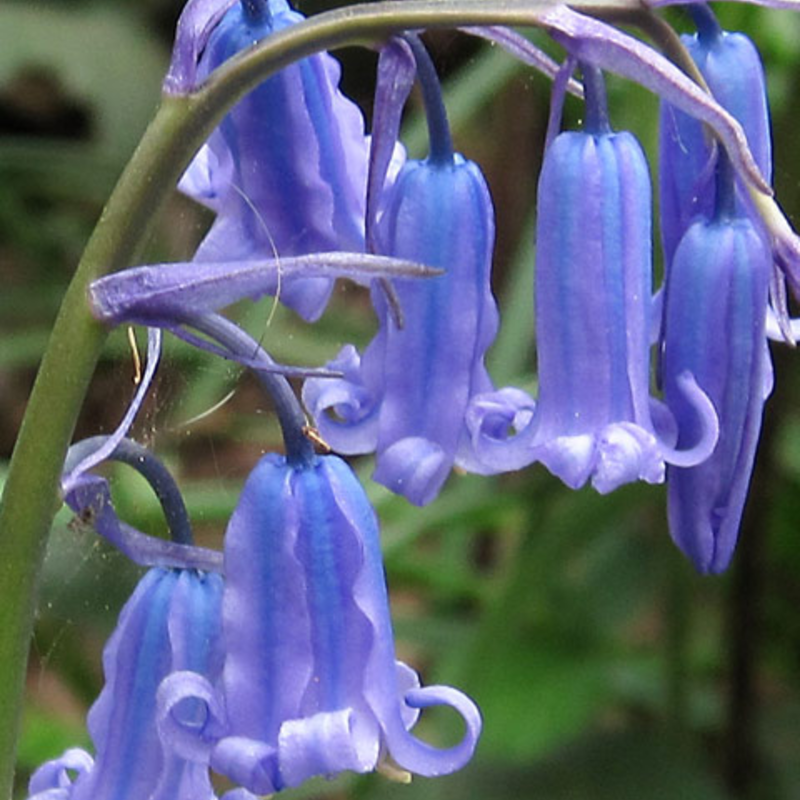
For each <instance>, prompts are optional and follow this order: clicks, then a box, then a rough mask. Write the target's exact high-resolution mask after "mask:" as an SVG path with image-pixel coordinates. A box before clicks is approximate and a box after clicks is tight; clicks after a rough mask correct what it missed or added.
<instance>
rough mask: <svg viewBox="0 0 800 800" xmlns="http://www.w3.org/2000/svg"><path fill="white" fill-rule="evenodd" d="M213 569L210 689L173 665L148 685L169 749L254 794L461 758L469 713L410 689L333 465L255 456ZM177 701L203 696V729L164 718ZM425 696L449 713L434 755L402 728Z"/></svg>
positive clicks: (411, 681) (474, 715) (476, 728)
mask: <svg viewBox="0 0 800 800" xmlns="http://www.w3.org/2000/svg"><path fill="white" fill-rule="evenodd" d="M225 573H226V583H225V592H224V599H223V635H224V639H225V643H226V655H225V664H224V668H223V674H222V680H221V683H220V685H219V686H218V687H217V686H215V685H214V684H213V681H211V680H209V679H206V678H202V677H201V676H199V675H197V674H195V673H192V672H183V673H177V674H175V675H173V676H171V677H170V678H168V679H167V680H166V681H165V682H164V684H163V685H162V688H161V691H160V697H161V701H160V712H159V716H160V719H161V729H162V732H163V733H164V735H165V737H166V738H167V739H168V740H169V741H171V742H172V743H173V746H174V747H175V748H176V749H177V751H178V752H180V753H181V754H183V755H184V756H185V757H187V758H194V759H196V760H197V761H198V762H200V763H210V765H211V768H212V769H213V770H215V771H216V772H218V773H220V774H222V775H226V776H227V777H228V778H230V779H231V780H232V781H234V782H235V783H238V784H241V785H243V786H244V787H245V788H246V789H248V790H249V791H252V792H255V793H256V794H271V793H273V792H276V791H280V790H281V789H284V788H287V787H292V786H297V785H298V784H300V783H302V782H303V781H304V780H306V779H307V778H310V777H312V776H315V775H335V774H336V773H339V772H341V771H343V770H352V771H355V772H366V771H368V770H372V769H374V768H376V766H378V765H379V764H380V762H382V761H383V760H384V759H386V758H391V759H392V760H393V761H394V762H395V763H396V764H397V765H398V766H399V767H400V768H401V769H404V770H409V771H411V772H416V773H418V774H421V775H428V776H430V775H441V774H445V773H449V772H452V771H454V770H456V769H459V768H460V767H462V766H463V765H464V764H465V763H466V762H467V761H468V760H469V758H470V757H471V755H472V752H473V750H474V747H475V744H476V740H477V737H478V734H479V732H480V726H481V721H480V715H479V713H478V710H477V708H476V707H475V706H474V704H473V703H472V702H471V701H470V700H469V699H468V698H466V697H465V696H464V695H462V694H461V693H460V692H457V691H456V690H454V689H450V688H447V687H433V686H432V687H428V688H424V689H423V688H419V681H418V678H417V676H416V674H415V673H414V672H413V671H412V670H411V669H409V668H408V667H407V666H405V665H404V664H402V663H400V662H398V661H396V659H395V653H394V644H393V639H392V628H391V622H390V618H389V607H388V599H387V594H386V584H385V579H384V574H383V565H382V560H381V551H380V543H379V539H378V526H377V521H376V518H375V513H374V511H373V510H372V508H371V506H370V504H369V502H368V500H367V498H366V495H365V494H364V491H363V489H362V488H361V486H360V484H359V483H358V480H357V479H356V477H355V476H354V475H353V473H352V471H351V470H350V468H349V467H348V466H347V465H346V464H345V462H343V461H341V460H340V459H338V458H337V457H335V456H322V457H313V458H312V459H311V460H310V461H301V462H298V463H287V460H286V459H285V458H284V457H282V456H278V455H274V454H272V455H267V456H265V457H264V458H263V459H262V460H261V461H260V462H259V464H258V465H257V466H256V468H255V470H254V471H253V473H252V474H251V476H250V478H249V479H248V480H247V483H246V484H245V487H244V490H243V492H242V495H241V498H240V500H239V503H238V505H237V507H236V510H235V511H234V513H233V516H232V517H231V520H230V523H229V525H228V529H227V532H226V535H225ZM187 700H194V701H203V702H204V703H205V705H206V707H207V709H208V715H207V721H208V724H207V726H206V727H205V728H202V727H197V726H192V725H185V724H184V723H183V722H182V721H181V720H180V719H176V717H175V714H174V710H175V708H177V707H180V705H181V704H183V703H185V702H187ZM430 705H450V706H452V707H454V708H455V709H456V710H457V711H458V712H459V713H460V714H461V715H462V717H463V718H464V721H465V723H466V728H467V730H466V734H465V736H464V738H463V740H462V741H461V743H459V744H458V745H456V746H454V747H452V748H450V749H447V750H437V749H435V748H433V747H431V746H430V745H427V744H424V743H423V742H420V741H419V740H417V739H415V738H414V737H413V736H412V735H411V734H410V733H409V729H410V728H411V726H412V725H413V724H414V722H415V720H416V717H417V714H418V710H419V709H421V708H425V707H427V706H430Z"/></svg>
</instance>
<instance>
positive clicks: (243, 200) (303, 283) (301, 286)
mask: <svg viewBox="0 0 800 800" xmlns="http://www.w3.org/2000/svg"><path fill="white" fill-rule="evenodd" d="M215 10H216V9H212V8H210V9H208V12H207V13H209V14H210V13H211V12H212V11H215ZM301 19H303V17H302V15H301V14H299V13H297V12H296V11H293V10H292V9H291V8H290V6H289V4H288V3H287V2H286V0H242V2H237V3H235V4H234V5H233V6H232V7H231V8H230V10H229V11H228V12H227V13H226V14H225V15H224V16H223V17H222V19H221V21H220V22H219V23H218V24H217V25H216V27H215V28H214V29H213V31H212V32H211V34H210V35H209V36H208V41H207V43H206V44H205V48H204V50H203V53H202V56H201V58H200V62H199V65H198V77H199V78H200V79H202V78H204V77H206V76H207V75H208V74H209V73H211V72H212V71H213V70H214V68H215V67H217V66H219V65H220V64H222V63H223V62H225V61H227V60H228V59H229V58H231V57H232V56H234V55H236V54H237V53H238V52H240V51H241V50H243V49H245V48H246V47H249V46H251V45H252V44H254V43H255V42H257V41H259V40H261V39H263V38H264V37H266V36H269V35H270V34H272V33H273V32H276V31H279V30H282V29H283V28H285V27H287V26H289V25H292V24H294V23H296V22H297V21H298V20H301ZM196 26H197V27H201V26H200V25H199V23H196ZM340 72H341V69H340V66H339V64H338V62H337V61H336V60H335V59H334V58H333V57H332V56H330V55H328V54H327V53H323V54H318V55H314V56H310V57H309V58H306V59H303V60H302V61H299V62H297V63H296V64H292V65H291V66H288V67H286V68H284V69H282V70H281V71H280V72H279V73H277V74H276V75H274V76H272V77H271V78H269V79H268V80H266V81H264V83H262V84H261V85H260V86H259V87H257V88H256V89H254V90H253V91H252V92H250V93H249V94H248V95H247V96H246V97H244V98H243V99H242V100H241V101H240V102H239V103H238V104H237V105H236V106H235V107H234V108H233V110H232V111H231V112H230V113H229V114H228V115H227V116H226V117H225V119H224V120H223V121H222V123H221V124H220V126H219V128H218V129H217V130H216V131H215V132H214V134H212V136H211V138H210V139H209V141H208V143H207V144H206V145H205V146H204V147H203V149H202V150H201V151H200V153H199V154H198V155H197V157H196V158H195V160H194V161H193V162H192V164H191V165H190V166H189V169H188V170H187V172H186V173H185V175H184V177H183V179H182V180H181V184H180V188H181V189H182V190H183V191H184V192H186V193H187V194H189V195H190V196H192V197H194V198H195V199H196V200H198V201H199V202H200V203H203V204H205V205H207V206H208V207H209V208H211V209H212V210H213V211H214V212H215V213H216V214H217V217H216V220H215V221H214V224H213V225H212V227H211V230H210V231H209V232H208V234H207V235H206V238H205V239H204V240H203V242H202V243H201V245H200V248H199V250H198V251H197V254H196V256H195V260H197V261H228V262H230V261H237V260H243V261H244V260H254V259H259V258H260V259H262V260H263V259H265V258H273V257H276V256H277V257H281V256H284V257H285V256H296V255H303V254H307V253H314V252H329V251H336V250H351V251H363V249H364V215H365V196H366V176H367V151H368V144H367V139H366V137H365V135H364V122H363V118H362V115H361V112H360V110H359V109H358V107H357V106H356V105H355V104H354V103H352V102H351V101H350V100H348V99H347V98H346V97H345V96H344V95H343V94H342V93H341V92H340V91H339V88H338V86H339V77H340ZM332 286H333V280H332V279H328V278H320V277H317V278H308V279H305V278H291V279H289V278H287V279H286V280H284V281H281V279H280V275H279V276H278V278H277V279H276V280H275V281H274V285H273V286H272V287H270V288H271V293H273V294H276V295H277V296H279V298H280V299H281V300H282V301H283V302H284V303H286V304H287V305H288V306H290V307H292V308H294V309H295V310H296V311H297V312H298V313H299V314H301V315H302V316H303V317H305V318H306V319H309V320H313V319H316V318H317V317H318V316H319V315H320V314H321V313H322V311H323V309H324V307H325V304H326V302H327V299H328V297H329V295H330V292H331V288H332Z"/></svg>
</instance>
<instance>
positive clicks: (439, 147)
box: [303, 46, 498, 505]
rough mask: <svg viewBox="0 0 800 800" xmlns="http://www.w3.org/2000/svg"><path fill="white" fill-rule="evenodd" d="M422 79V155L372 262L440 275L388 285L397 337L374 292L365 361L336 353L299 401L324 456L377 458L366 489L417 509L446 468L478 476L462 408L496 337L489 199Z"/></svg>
mask: <svg viewBox="0 0 800 800" xmlns="http://www.w3.org/2000/svg"><path fill="white" fill-rule="evenodd" d="M420 47H421V46H420ZM418 52H419V51H418ZM386 57H387V56H386V55H384V56H382V58H386ZM421 58H425V55H422V56H421ZM423 63H425V64H426V66H429V65H427V63H426V62H423ZM422 74H425V73H422ZM428 77H429V80H427V81H423V87H424V88H425V91H426V95H427V96H428V113H429V117H433V118H434V121H433V122H432V123H431V131H432V137H431V138H432V152H431V156H430V157H429V158H428V159H426V160H425V161H408V162H407V163H405V164H404V165H403V167H402V168H401V170H400V173H399V175H398V176H397V179H396V181H395V183H394V186H393V188H392V190H391V192H389V193H388V197H386V198H385V208H384V210H383V214H382V216H381V218H380V221H379V223H378V225H377V229H376V236H375V239H376V242H378V243H379V244H378V246H379V248H380V252H381V253H382V254H385V255H391V256H394V257H397V258H404V259H408V260H410V261H418V262H420V263H423V264H428V265H429V266H432V267H436V268H439V269H441V270H442V274H441V275H439V276H437V277H434V278H428V279H426V280H425V281H417V282H415V283H413V285H412V282H409V281H403V282H398V283H397V285H396V286H395V291H396V296H397V299H398V300H399V306H400V308H401V309H402V313H403V317H404V319H403V325H402V327H400V326H399V325H398V323H397V320H396V318H395V317H394V316H393V315H392V314H391V313H390V309H389V307H388V303H387V301H386V296H385V294H384V292H383V290H382V288H381V287H380V286H373V288H372V300H373V305H374V306H375V310H376V313H377V315H378V320H379V324H380V328H379V331H378V333H377V335H376V336H375V338H374V340H373V341H372V342H371V343H370V344H369V346H368V347H367V349H366V350H365V352H364V355H363V357H359V354H358V353H357V352H356V350H355V348H353V347H351V346H348V347H345V348H344V349H343V350H342V351H341V352H340V354H339V356H338V358H337V359H336V360H334V361H333V362H331V363H330V364H329V365H328V366H330V367H331V368H332V369H341V370H342V371H343V372H344V377H343V378H341V379H338V380H328V379H324V378H322V379H312V380H309V381H307V382H306V385H305V387H304V390H303V400H304V402H305V404H306V406H307V407H308V408H309V410H310V411H311V413H312V414H313V415H314V416H315V418H316V422H317V426H318V428H319V430H320V433H321V434H322V436H323V437H324V438H325V440H326V441H327V442H328V443H329V444H330V445H331V447H332V448H333V449H334V450H337V451H339V452H342V453H346V454H356V453H368V452H373V451H375V453H376V467H375V473H374V476H373V477H374V478H375V480H376V481H378V482H380V483H382V484H384V485H385V486H387V487H389V488H390V489H391V490H392V491H394V492H397V493H398V494H402V495H404V496H405V497H407V498H408V499H409V500H410V501H411V502H412V503H416V504H417V505H425V504H426V503H428V502H430V501H431V500H433V499H434V498H435V497H436V496H437V495H438V493H439V490H440V489H441V487H442V485H443V484H444V482H445V480H446V479H447V477H448V475H449V474H450V471H451V469H452V467H453V465H454V464H456V465H458V466H461V467H463V468H465V469H469V470H472V471H480V467H479V465H478V464H477V462H476V460H475V459H474V457H473V455H472V448H471V441H470V438H469V436H468V435H467V428H466V425H465V417H466V413H467V408H468V406H469V403H470V400H471V398H472V397H473V396H474V395H476V394H480V393H484V392H488V391H490V390H491V389H492V388H493V387H492V383H491V380H490V378H489V375H488V373H487V371H486V367H485V366H484V354H485V353H486V351H487V349H488V348H489V346H490V345H491V343H492V342H493V341H494V338H495V335H496V333H497V326H498V314H497V306H496V304H495V301H494V297H493V296H492V291H491V264H492V252H493V247H494V211H493V207H492V201H491V197H490V195H489V189H488V187H487V185H486V181H485V180H484V178H483V175H482V173H481V171H480V169H479V167H478V166H477V165H476V164H474V163H473V162H471V161H468V160H466V159H465V158H463V157H462V156H461V155H458V154H457V153H453V151H452V146H451V143H450V140H449V132H448V131H447V123H446V117H445V114H444V109H443V107H442V106H441V103H440V97H439V95H438V84H435V75H431V73H428ZM431 94H434V99H431ZM431 106H433V109H432V108H431ZM376 114H377V110H376ZM375 138H376V146H378V147H380V142H379V136H378V134H376V137H375ZM389 149H390V148H388V147H387V148H386V151H387V152H388V151H389ZM331 413H332V414H333V416H331V415H330V414H331Z"/></svg>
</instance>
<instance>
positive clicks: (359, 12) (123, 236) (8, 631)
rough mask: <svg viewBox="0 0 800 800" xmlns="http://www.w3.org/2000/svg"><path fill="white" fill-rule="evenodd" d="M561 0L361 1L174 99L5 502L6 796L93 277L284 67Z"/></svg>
mask: <svg viewBox="0 0 800 800" xmlns="http://www.w3.org/2000/svg"><path fill="white" fill-rule="evenodd" d="M556 5H557V4H556V3H554V1H553V0H402V2H400V0H384V2H375V3H369V4H363V5H356V6H350V7H346V8H342V9H338V10H336V11H331V12H327V13H324V14H320V15H318V16H316V17H313V18H311V19H309V20H306V21H304V22H300V23H298V24H297V25H293V26H291V27H289V28H286V29H284V30H282V31H280V32H278V33H276V34H274V35H273V36H270V37H269V38H268V39H266V40H264V41H262V42H260V43H259V44H258V45H256V46H254V47H253V48H251V49H250V50H248V51H247V52H245V53H242V54H240V55H238V56H236V57H235V58H233V59H231V61H230V62H228V63H226V64H225V65H223V66H222V67H221V68H219V69H218V70H216V71H215V72H214V73H213V74H212V75H211V76H210V78H209V80H208V81H207V82H206V83H205V84H204V85H203V86H202V87H200V88H199V89H198V90H197V91H196V92H194V93H193V94H192V95H190V96H180V95H174V96H165V97H164V98H163V101H162V104H161V106H160V107H159V109H158V112H157V113H156V116H155V118H154V120H153V121H152V123H151V124H150V126H149V127H148V129H147V131H146V132H145V135H144V137H143V139H142V141H141V142H140V144H139V147H138V148H137V150H136V152H135V153H134V154H133V157H132V158H131V160H130V162H129V163H128V166H127V167H126V169H125V171H124V172H123V174H122V176H121V178H120V180H119V182H118V184H117V186H116V188H115V190H114V192H113V193H112V195H111V197H110V198H109V201H108V204H107V205H106V208H105V210H104V211H103V214H102V216H101V218H100V220H99V222H98V223H97V227H96V228H95V230H94V233H93V234H92V237H91V238H90V240H89V243H88V245H87V247H86V250H85V251H84V254H83V257H82V259H81V262H80V264H79V265H78V269H77V270H76V272H75V275H74V277H73V280H72V282H71V284H70V286H69V289H68V290H67V292H66V294H65V296H64V301H63V303H62V306H61V310H60V311H59V314H58V317H57V319H56V322H55V324H54V327H53V331H52V334H51V338H50V342H49V344H48V347H47V350H46V351H45V354H44V357H43V359H42V362H41V365H40V368H39V374H38V376H37V378H36V382H35V385H34V387H33V391H32V393H31V396H30V399H29V401H28V406H27V411H26V415H25V419H24V421H23V424H22V427H21V429H20V433H19V437H18V439H17V443H16V446H15V448H14V453H13V455H12V458H11V464H10V468H9V473H8V478H7V481H6V485H5V490H4V493H3V498H2V502H0V553H2V561H0V597H2V603H0V686H2V687H3V689H2V690H0V799H1V800H5V798H10V797H11V791H12V782H13V771H14V759H15V753H16V739H17V733H18V728H19V718H20V713H21V709H22V693H23V685H24V676H25V667H26V663H27V653H28V646H29V642H30V636H31V630H32V624H33V615H34V608H35V602H36V589H37V584H38V578H39V573H40V569H41V563H42V559H43V555H44V550H45V546H46V542H47V535H48V531H49V529H50V525H51V523H52V518H53V516H54V514H55V511H56V509H57V505H58V497H57V487H58V480H59V475H60V473H61V467H62V464H63V460H64V456H65V453H66V450H67V445H68V443H69V440H70V438H71V436H72V431H73V428H74V425H75V420H76V419H77V416H78V412H79V410H80V407H81V404H82V402H83V398H84V395H85V393H86V390H87V387H88V385H89V381H90V380H91V376H92V373H93V372H94V368H95V365H96V363H97V359H98V357H99V355H100V352H101V349H102V347H103V343H104V342H105V339H106V335H107V331H106V330H105V329H104V328H103V327H102V326H101V325H100V324H99V323H98V322H96V321H95V320H94V319H93V318H92V316H91V314H90V312H89V308H88V304H87V302H86V291H87V287H88V285H89V283H90V282H91V281H92V280H94V279H96V278H98V277H100V276H102V275H104V274H107V273H109V272H113V271H115V270H119V269H123V268H125V267H127V266H130V265H132V264H133V263H134V262H135V260H136V258H137V255H138V254H139V252H140V251H141V248H142V247H143V245H144V243H145V241H146V239H147V236H148V234H149V231H150V229H151V226H152V223H153V220H154V219H155V217H156V215H157V213H158V211H159V210H160V208H161V206H162V205H163V203H164V201H165V200H166V198H167V197H168V196H169V194H170V192H171V191H172V190H173V188H174V187H175V184H176V183H177V181H178V178H179V177H180V175H181V174H182V172H183V170H184V169H185V168H186V166H187V164H188V163H189V161H190V160H191V158H192V156H193V155H194V153H195V152H196V151H197V150H198V149H199V147H200V145H201V144H202V142H203V141H204V140H205V139H206V138H207V137H208V136H209V135H210V133H211V132H212V131H213V129H214V127H215V126H216V125H217V123H218V122H219V121H220V119H221V118H222V117H223V116H224V114H225V113H226V112H227V110H228V109H230V108H231V107H232V106H233V105H234V104H235V103H236V102H237V101H238V100H239V99H240V98H241V97H242V96H243V95H244V94H246V93H247V92H248V91H249V90H251V89H253V88H255V87H256V86H257V85H258V84H259V83H260V82H261V81H262V80H264V79H265V78H267V77H269V76H270V75H271V74H273V73H274V72H276V71H278V70H279V69H281V68H283V67H285V66H288V65H289V64H290V63H292V62H293V61H296V60H297V59H299V58H302V57H304V56H308V55H311V54H313V53H315V52H318V51H321V50H329V49H334V48H337V47H343V46H347V45H357V44H372V43H374V42H377V41H380V40H381V39H384V38H385V37H387V36H389V35H391V34H393V33H397V32H399V31H402V30H405V29H419V28H455V27H460V26H468V25H473V26H483V25H506V26H512V27H513V26H536V25H538V24H540V23H539V17H540V16H541V15H542V14H543V13H544V12H546V11H549V10H552V9H553V8H554V7H555V6H556ZM570 5H571V6H572V7H573V8H574V9H577V10H583V11H588V12H591V13H603V12H607V11H613V10H618V11H619V10H622V11H625V10H627V11H634V10H636V9H637V8H640V0H574V2H572V3H571V4H570ZM748 188H749V190H750V191H751V193H752V194H753V195H754V202H758V203H759V209H760V210H761V211H762V213H763V214H764V215H765V217H766V218H769V217H770V216H775V215H778V216H780V214H779V212H778V211H777V206H775V204H774V201H771V198H764V197H761V196H758V191H757V189H756V188H755V187H748ZM780 222H781V220H780V219H779V220H778V221H777V222H775V223H774V224H775V225H776V226H777V225H778V224H779V223H780ZM783 224H784V225H786V224H787V223H786V222H785V220H783Z"/></svg>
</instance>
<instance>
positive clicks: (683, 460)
mask: <svg viewBox="0 0 800 800" xmlns="http://www.w3.org/2000/svg"><path fill="white" fill-rule="evenodd" d="M675 382H676V384H677V387H678V390H679V391H680V392H681V393H682V394H683V396H684V398H685V399H686V402H687V403H688V404H689V405H690V406H691V407H692V408H693V409H694V411H695V413H696V414H697V417H698V420H699V425H698V427H699V429H700V438H699V439H698V441H697V442H696V443H695V444H693V445H692V446H691V447H687V448H686V449H684V450H678V449H676V448H675V447H670V446H669V445H667V444H666V443H662V444H661V453H662V455H663V458H664V460H665V461H666V462H668V463H669V464H672V465H673V466H676V467H693V466H695V465H697V464H700V463H702V462H703V461H705V460H706V459H707V458H708V457H709V456H710V455H711V454H712V453H713V452H714V448H715V447H716V446H717V440H718V439H719V416H718V415H717V411H716V409H715V408H714V404H713V403H712V402H711V398H710V397H709V396H708V395H707V394H706V393H705V392H704V391H703V390H702V389H701V388H700V386H698V384H697V381H696V380H695V377H694V375H692V373H691V372H690V371H689V370H684V371H683V372H681V373H680V374H679V375H678V376H677V377H676V378H675Z"/></svg>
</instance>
